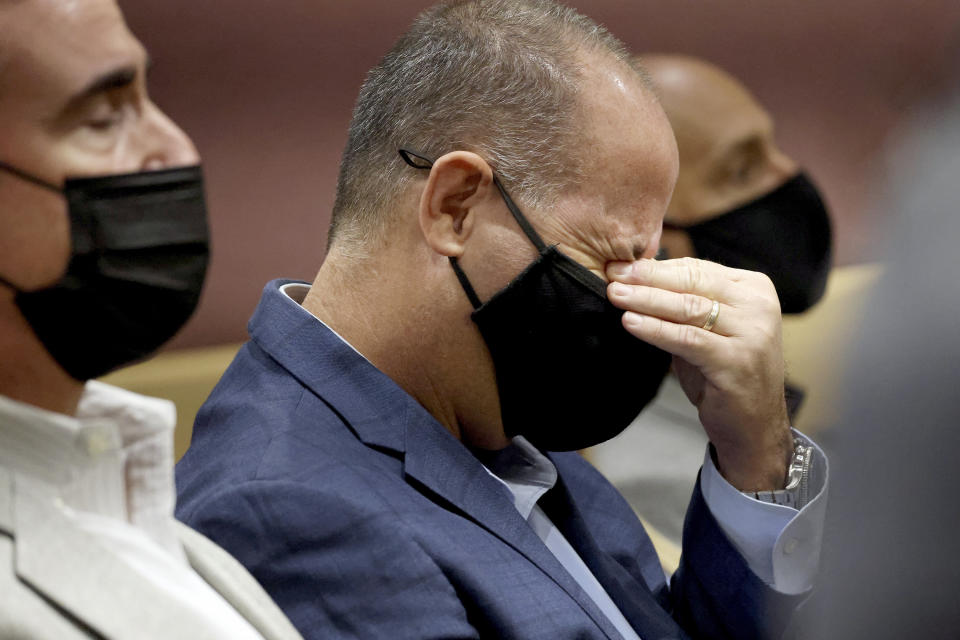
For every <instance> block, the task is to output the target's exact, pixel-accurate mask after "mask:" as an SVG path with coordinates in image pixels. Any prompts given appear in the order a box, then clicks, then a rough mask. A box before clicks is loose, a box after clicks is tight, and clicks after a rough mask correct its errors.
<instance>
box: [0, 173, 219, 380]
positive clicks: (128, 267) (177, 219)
mask: <svg viewBox="0 0 960 640" xmlns="http://www.w3.org/2000/svg"><path fill="white" fill-rule="evenodd" d="M0 169H2V170H4V171H7V172H8V173H12V174H14V175H16V176H18V177H19V178H21V179H24V180H27V181H29V182H32V183H34V184H36V185H38V186H41V187H43V188H45V189H49V190H51V191H54V192H56V193H58V194H62V195H63V197H64V198H65V199H66V201H67V208H68V214H69V217H70V237H71V242H72V251H71V258H70V263H69V264H68V266H67V271H66V273H65V274H64V276H63V277H62V278H61V279H60V280H59V281H58V282H56V283H55V284H53V285H51V286H48V287H45V288H43V289H40V290H37V291H24V290H22V289H21V288H20V287H18V286H17V285H16V284H14V283H12V282H10V281H9V280H7V279H5V278H2V277H0V283H2V284H5V285H6V286H8V287H10V288H12V289H13V290H15V291H16V292H17V295H16V298H15V300H16V303H17V306H18V307H19V308H20V311H21V313H22V314H23V316H24V317H25V318H26V320H27V322H28V323H29V324H30V326H31V327H32V328H33V330H34V332H35V333H36V334H37V337H38V338H39V339H40V341H41V342H42V343H43V345H44V346H45V347H46V349H47V351H49V353H50V355H52V356H53V358H54V359H55V360H56V361H57V362H58V363H59V364H60V366H61V367H63V369H64V370H65V371H66V372H67V373H68V374H69V375H70V376H71V377H73V378H75V379H77V380H81V381H83V380H89V379H90V378H96V377H98V376H101V375H103V374H105V373H108V372H109V371H112V370H114V369H116V368H118V367H120V366H122V365H125V364H128V363H130V362H133V361H136V360H140V359H142V358H144V357H146V356H148V355H150V354H151V353H153V352H154V351H155V350H156V349H157V348H158V347H160V345H162V344H163V343H164V342H166V341H167V340H169V339H170V338H171V337H173V335H174V334H175V333H176V332H177V331H179V329H180V328H181V327H182V326H183V324H184V323H185V322H186V321H187V319H188V318H189V317H190V315H191V314H192V313H193V311H194V309H195V308H196V306H197V301H198V300H199V297H200V290H201V288H202V286H203V280H204V276H205V274H206V270H207V262H208V259H209V240H208V231H207V215H206V205H205V201H204V195H203V176H202V173H201V170H200V167H197V166H195V167H186V168H181V169H169V170H164V171H149V172H143V173H131V174H124V175H114V176H105V177H99V178H77V179H68V180H67V181H66V182H65V183H64V186H63V189H62V190H61V189H59V188H58V187H56V186H55V185H51V184H48V183H47V182H45V181H43V180H41V179H39V178H37V177H35V176H32V175H30V174H28V173H25V172H23V171H20V170H19V169H17V168H15V167H11V166H9V165H7V164H5V163H0Z"/></svg>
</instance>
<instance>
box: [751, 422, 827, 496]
mask: <svg viewBox="0 0 960 640" xmlns="http://www.w3.org/2000/svg"><path fill="white" fill-rule="evenodd" d="M812 461H813V447H812V446H810V445H805V444H803V443H802V442H801V441H800V439H799V438H796V439H794V444H793V456H792V457H791V458H790V466H789V467H787V482H786V486H785V487H784V488H783V489H780V490H778V491H744V492H743V493H744V494H745V495H748V496H750V497H751V498H756V499H757V500H760V501H761V502H770V503H772V504H779V505H783V506H785V507H793V508H794V509H802V508H803V507H804V506H806V504H807V502H809V501H810V464H811V463H812Z"/></svg>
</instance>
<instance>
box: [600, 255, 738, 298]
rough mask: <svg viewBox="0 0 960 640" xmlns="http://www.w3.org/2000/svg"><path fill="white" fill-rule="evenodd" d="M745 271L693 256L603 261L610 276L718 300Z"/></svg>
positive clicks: (629, 282)
mask: <svg viewBox="0 0 960 640" xmlns="http://www.w3.org/2000/svg"><path fill="white" fill-rule="evenodd" d="M746 273H749V272H746V271H741V270H739V269H730V268H729V267H724V266H723V265H719V264H716V263H713V262H706V261H704V260H696V259H693V258H680V259H678V260H637V261H635V262H611V263H610V264H608V265H607V276H608V277H609V278H610V280H616V281H619V282H623V283H626V284H640V285H645V286H648V287H655V288H657V289H666V290H668V291H675V292H677V293H693V294H697V295H699V296H703V297H705V298H709V299H711V300H720V301H721V302H725V301H728V298H729V296H730V295H731V286H730V285H731V284H733V283H737V282H739V281H740V280H741V279H742V278H743V274H746Z"/></svg>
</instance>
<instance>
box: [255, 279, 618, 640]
mask: <svg viewBox="0 0 960 640" xmlns="http://www.w3.org/2000/svg"><path fill="white" fill-rule="evenodd" d="M286 282H287V281H274V282H272V283H269V284H268V285H267V287H266V289H265V290H264V294H263V300H262V302H261V304H260V306H259V307H258V308H257V311H256V313H255V314H254V316H253V318H251V320H250V326H249V329H250V335H251V337H252V338H253V340H254V342H256V344H257V345H259V346H260V348H262V349H263V350H264V351H266V352H267V353H268V354H269V355H270V356H271V357H272V358H273V359H274V360H276V361H277V362H278V363H279V364H280V365H281V366H283V367H284V368H285V369H287V370H288V371H289V372H290V373H291V375H293V376H294V377H295V378H296V379H298V380H299V381H300V382H301V383H302V384H304V385H305V386H306V387H307V388H309V389H310V390H311V391H312V392H313V393H315V394H316V395H317V396H318V397H319V398H321V399H322V400H323V401H324V402H326V403H327V404H328V405H329V406H330V407H331V408H332V409H333V410H334V411H336V412H337V413H338V414H339V415H340V416H341V417H342V418H343V419H344V421H345V422H346V423H347V424H348V425H349V427H350V428H351V429H352V430H353V431H354V433H356V435H357V437H358V438H359V439H360V440H361V441H362V442H364V443H365V444H367V445H368V446H372V447H376V448H380V449H389V450H391V451H394V452H397V453H399V454H402V455H403V460H404V473H405V475H406V477H407V479H408V481H410V482H411V484H413V485H414V486H416V487H417V488H418V489H419V490H420V491H424V492H430V493H433V494H434V495H436V496H438V497H440V498H441V499H442V500H443V501H444V502H445V503H446V505H447V507H448V508H449V509H450V510H453V511H456V512H459V513H462V514H463V515H465V516H466V517H468V518H470V519H471V520H473V521H474V522H475V523H476V524H477V525H478V526H480V527H483V528H484V529H486V530H487V531H489V532H491V533H492V534H493V535H495V536H497V537H498V538H499V539H500V540H502V541H503V542H504V543H506V544H508V545H510V546H511V547H513V548H514V549H516V550H517V551H518V552H519V553H521V554H522V555H523V556H524V557H525V558H527V559H528V560H529V561H530V562H532V563H533V564H534V565H536V566H537V567H538V568H539V569H540V570H542V571H543V572H544V573H545V574H547V575H548V576H549V577H550V578H551V579H552V580H553V581H554V582H556V583H557V584H558V585H559V586H560V587H561V588H562V589H563V590H564V591H565V592H566V593H567V594H568V595H569V596H570V597H571V598H573V600H574V601H576V602H577V604H578V605H579V606H580V607H581V608H582V609H583V610H584V611H585V612H586V613H587V615H589V616H590V618H591V619H593V620H594V622H596V624H597V625H598V626H599V627H600V628H601V629H602V630H603V632H604V633H605V634H606V635H607V636H608V637H610V638H617V637H619V636H618V634H617V632H616V629H615V628H614V627H613V625H612V624H610V621H609V620H607V618H606V616H604V615H603V614H602V612H601V611H600V610H599V608H598V607H597V606H596V605H595V604H594V603H593V601H592V600H590V598H589V597H588V596H587V595H586V594H585V593H584V592H583V590H582V589H581V588H580V586H579V585H578V584H577V582H576V581H575V580H574V579H573V578H572V577H571V576H570V574H569V573H567V571H566V569H564V568H563V565H561V564H560V562H559V561H558V560H557V559H556V558H555V557H554V556H553V554H552V553H550V550H549V549H547V548H546V546H545V545H544V544H543V542H542V541H541V540H540V538H538V537H537V535H536V534H535V533H534V531H533V529H531V528H530V525H529V524H527V522H526V521H525V520H524V519H523V518H522V517H521V516H520V514H519V512H517V510H516V508H515V507H514V504H513V499H512V496H511V495H510V492H509V491H508V490H507V489H506V487H504V486H503V485H502V484H500V483H499V482H498V481H497V480H496V479H494V478H493V477H492V476H491V475H490V474H489V473H488V472H487V471H486V469H485V468H484V467H483V465H482V464H481V463H480V461H479V460H477V459H476V458H475V457H474V456H473V454H471V453H470V451H469V450H468V449H467V448H466V447H464V446H463V444H462V443H460V442H459V441H457V440H456V439H455V438H454V437H453V436H452V435H451V434H450V433H449V432H448V431H446V429H444V428H443V427H442V426H441V425H440V424H439V423H438V422H437V421H436V420H435V419H434V418H433V416H431V415H430V413H429V412H427V411H426V409H424V408H423V407H422V406H421V405H420V404H419V403H418V402H417V401H416V400H415V399H414V398H413V397H411V396H410V395H409V394H408V393H407V392H406V391H404V390H403V389H401V388H400V387H399V386H398V385H397V384H396V383H395V382H394V381H393V380H392V379H391V378H390V377H389V376H387V375H386V374H384V373H383V372H381V371H380V370H378V369H377V368H376V367H374V366H373V365H372V364H371V363H370V362H368V361H367V360H366V359H365V358H364V357H363V356H361V355H360V354H359V353H357V352H356V351H354V350H353V349H352V348H351V347H350V346H349V345H347V344H346V343H345V342H344V341H343V340H342V339H340V338H339V337H338V336H337V335H336V334H334V333H333V332H332V331H331V330H330V329H329V328H327V327H326V326H325V325H323V323H321V322H320V321H318V320H317V319H316V318H314V317H313V316H311V315H310V314H309V313H308V312H307V311H306V310H304V309H302V308H298V307H297V306H296V305H295V304H293V303H292V301H291V300H290V299H288V298H287V297H286V296H285V295H284V294H283V293H282V292H281V291H280V290H279V288H280V286H282V285H283V284H285V283H286Z"/></svg>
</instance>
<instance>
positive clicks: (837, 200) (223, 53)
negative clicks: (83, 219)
mask: <svg viewBox="0 0 960 640" xmlns="http://www.w3.org/2000/svg"><path fill="white" fill-rule="evenodd" d="M427 4H428V3H426V2H415V1H413V0H349V1H343V0H337V1H323V0H270V1H267V0H258V1H254V0H162V1H161V2H148V1H145V0H136V1H135V0H127V1H126V2H124V1H123V0H121V5H122V6H123V8H124V11H125V12H126V14H127V16H128V19H129V22H130V23H131V26H132V27H133V29H134V30H135V31H136V32H137V34H138V35H139V36H140V37H141V39H142V40H143V41H144V42H145V43H146V44H147V46H148V48H149V49H150V51H151V54H152V55H153V57H154V59H155V68H154V70H153V72H152V77H151V87H152V91H153V94H154V96H155V98H156V99H157V100H158V102H159V103H160V104H161V105H162V106H163V107H165V108H166V109H167V110H168V112H169V113H170V114H171V115H172V116H173V117H174V118H175V119H177V120H178V121H179V122H180V123H181V124H182V125H183V126H184V128H185V129H187V131H188V132H189V133H190V134H191V135H192V136H193V138H194V140H195V141H196V142H197V144H198V146H199V148H200V150H201V152H202V154H203V156H204V158H205V162H206V165H207V177H208V181H209V197H210V205H211V219H212V225H213V233H214V264H213V269H212V272H211V275H210V279H209V280H208V286H207V290H206V292H205V295H204V299H203V302H202V304H201V308H200V310H199V312H198V314H197V315H196V316H195V318H194V319H193V321H192V322H191V323H190V325H189V326H188V327H187V328H186V329H185V330H184V332H183V333H182V334H181V336H180V337H179V338H178V339H177V340H175V341H174V343H173V345H172V346H174V347H185V346H197V345H208V344H220V343H225V342H236V341H240V340H243V339H245V326H246V321H247V318H248V317H249V315H250V313H251V311H252V309H253V307H254V305H255V304H256V301H257V299H258V297H259V294H260V290H261V288H262V286H263V284H264V283H265V282H266V281H267V280H269V279H271V278H273V277H278V276H287V277H295V278H303V279H311V278H312V277H313V275H314V273H315V271H316V268H317V266H318V265H319V263H320V261H321V259H322V257H323V247H324V243H325V239H326V227H327V224H328V221H329V209H330V205H331V203H332V201H333V188H334V184H335V179H336V172H337V162H338V158H339V154H340V150H341V148H342V146H343V143H344V141H345V138H346V127H347V124H348V122H349V119H350V111H351V108H352V104H353V100H354V98H355V95H356V92H357V89H358V88H359V86H360V83H361V82H362V80H363V76H364V74H365V72H366V70H367V69H368V68H369V67H370V66H372V65H373V64H374V63H376V61H377V59H378V58H379V57H380V56H381V55H382V54H383V53H385V52H386V50H387V49H388V48H389V46H390V45H391V43H392V42H393V40H394V39H395V38H396V37H397V36H398V35H399V34H400V33H401V32H402V31H403V29H404V28H405V27H406V25H407V24H408V23H409V21H410V20H411V18H412V17H413V15H415V13H416V12H417V11H418V10H419V9H421V8H422V7H424V6H426V5H427ZM573 4H575V5H577V6H579V7H580V8H581V9H583V10H584V11H586V12H588V13H589V14H590V15H591V16H593V17H595V18H596V19H598V20H600V21H601V22H604V23H606V24H608V25H609V26H611V28H612V30H613V31H614V32H615V33H616V34H617V35H618V36H620V37H621V38H623V39H624V40H625V41H626V42H627V44H628V45H629V46H630V47H631V48H633V49H634V50H636V51H640V52H642V51H680V52H688V53H692V54H696V55H701V56H704V57H707V58H710V59H712V60H714V61H716V62H717V63H719V64H721V65H722V66H725V67H726V68H728V69H729V70H731V71H733V72H734V73H736V74H737V75H739V76H740V77H742V78H743V79H744V80H745V81H746V83H747V84H748V85H749V86H751V87H752V88H753V89H754V90H755V91H756V93H757V94H758V95H759V96H760V98H761V99H762V100H763V101H764V102H766V103H767V105H768V106H769V107H770V108H771V110H772V111H773V113H774V115H775V117H776V119H777V122H778V126H779V132H780V139H781V142H782V146H783V147H784V148H785V149H786V150H787V151H788V152H790V153H792V154H793V155H794V156H795V157H796V158H798V159H799V160H800V162H801V163H802V164H804V165H806V166H807V167H808V168H809V169H810V171H811V173H812V174H813V175H814V177H815V178H817V179H818V180H819V182H820V183H821V184H822V186H823V187H824V190H825V192H826V194H827V197H828V200H829V202H830V203H831V204H832V206H833V211H834V214H835V217H836V220H837V229H838V239H837V240H838V252H837V257H838V261H839V262H841V263H850V262H857V261H859V260H861V259H863V258H864V257H866V256H867V255H869V249H870V247H871V235H870V229H871V228H872V226H873V225H872V223H871V220H870V219H869V217H868V215H867V214H866V213H865V211H866V210H867V207H868V205H869V203H870V197H871V190H870V188H869V178H870V177H872V176H873V175H874V173H875V171H874V170H875V160H874V158H875V157H876V155H875V153H876V151H877V149H878V148H879V146H880V144H881V143H882V141H883V138H884V136H885V135H886V134H887V133H888V132H889V130H890V129H891V127H893V126H894V125H895V124H896V123H897V121H898V120H899V118H900V117H901V116H902V115H903V114H904V113H905V112H907V111H909V110H910V109H911V108H912V106H913V105H914V104H915V103H916V102H918V101H919V99H920V97H921V96H922V94H923V93H924V92H926V91H927V90H928V88H930V87H931V86H933V85H935V84H936V83H937V82H939V81H940V80H941V78H942V77H943V75H944V68H945V65H944V63H943V61H944V59H945V57H946V52H947V50H948V47H949V46H950V44H951V43H955V42H956V38H957V34H958V30H957V26H958V23H960V3H957V2H956V1H955V0H925V1H916V2H902V1H901V0H842V1H837V0H750V1H747V0H743V1H739V0H722V1H715V2H703V1H701V0H657V1H654V0H648V1H646V2H643V1H638V0H590V1H587V0H581V1H579V2H574V3H573Z"/></svg>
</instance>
